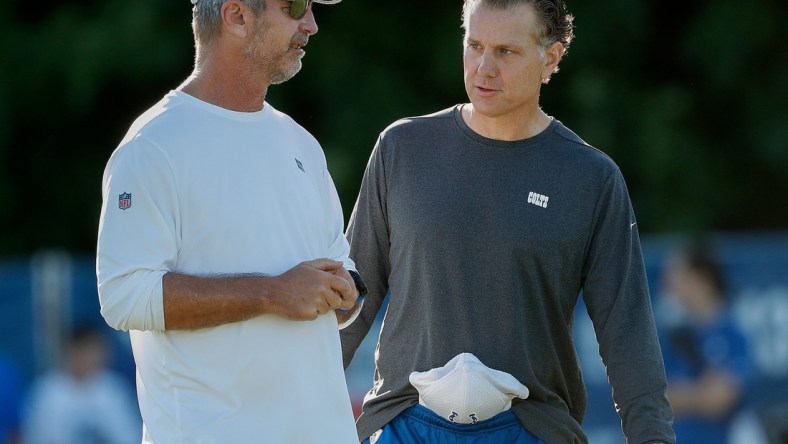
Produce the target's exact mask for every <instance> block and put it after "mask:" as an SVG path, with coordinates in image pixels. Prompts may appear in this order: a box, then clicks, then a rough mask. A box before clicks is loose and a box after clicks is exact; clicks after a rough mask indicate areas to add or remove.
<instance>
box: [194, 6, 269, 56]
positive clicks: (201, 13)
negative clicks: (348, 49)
mask: <svg viewBox="0 0 788 444" xmlns="http://www.w3.org/2000/svg"><path fill="white" fill-rule="evenodd" d="M226 1H227V0H192V3H194V7H193V8H192V30H193V31H194V40H195V41H196V43H197V44H198V46H199V45H205V44H208V43H210V42H211V41H212V40H214V39H215V38H217V37H218V36H219V33H220V32H221V29H222V18H221V10H222V5H223V4H224V3H225V2H226ZM241 1H242V2H243V3H245V4H246V5H247V6H249V7H250V8H252V11H254V12H255V14H257V13H259V12H260V11H263V10H264V9H265V0H241Z"/></svg>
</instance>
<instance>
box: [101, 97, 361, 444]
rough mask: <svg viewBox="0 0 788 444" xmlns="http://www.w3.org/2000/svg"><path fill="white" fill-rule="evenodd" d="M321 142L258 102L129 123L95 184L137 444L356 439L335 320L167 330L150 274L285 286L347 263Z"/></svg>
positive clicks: (110, 313)
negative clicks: (127, 356)
mask: <svg viewBox="0 0 788 444" xmlns="http://www.w3.org/2000/svg"><path fill="white" fill-rule="evenodd" d="M343 224H344V219H343V216H342V210H341V206H340V204H339V199H338V197H337V194H336V190H335V188H334V185H333V182H332V179H331V177H330V175H329V173H328V170H327V167H326V161H325V157H324V154H323V151H322V149H321V148H320V145H319V144H318V143H317V141H316V140H315V139H314V138H313V137H312V136H311V135H310V134H309V133H308V132H307V131H306V130H304V129H303V128H302V127H300V126H299V125H297V124H296V123H295V122H293V120H292V119H290V118H289V117H288V116H286V115H284V114H282V113H280V112H278V111H276V110H275V109H273V108H272V107H271V106H270V105H269V104H265V106H264V108H263V110H261V111H259V112H253V113H241V112H233V111H229V110H226V109H223V108H219V107H216V106H213V105H210V104H208V103H205V102H202V101H200V100H198V99H195V98H193V97H191V96H189V95H187V94H185V93H183V92H177V91H176V92H171V93H170V94H168V95H167V96H166V97H164V99H162V100H161V101H160V102H159V103H158V104H156V105H155V106H154V107H152V108H151V109H150V110H148V111H147V112H146V113H144V114H143V115H142V116H141V117H140V118H139V119H138V120H137V121H136V122H135V123H134V124H133V125H132V127H131V129H130V130H129V132H128V134H127V136H126V137H125V138H124V139H123V141H122V142H121V144H120V146H119V147H118V149H117V150H116V151H115V152H114V153H113V155H112V157H111V158H110V160H109V162H108V164H107V168H106V171H105V174H104V180H103V208H102V211H101V220H100V227H99V242H98V255H97V275H98V288H99V297H100V301H101V311H102V314H103V316H104V317H105V319H106V320H107V322H108V323H109V324H110V325H111V326H113V327H115V328H117V329H121V330H130V334H131V341H132V347H133V350H134V356H135V360H136V364H137V373H138V381H137V385H138V387H137V391H138V396H139V401H140V408H141V411H142V416H143V421H144V424H145V436H144V437H143V442H144V443H156V444H166V443H183V444H186V443H201V444H208V443H215V444H219V443H234V444H243V443H269V442H270V443H312V442H323V443H326V442H332V443H351V442H355V440H356V433H355V427H354V423H353V416H352V411H351V406H350V400H349V397H348V392H347V387H346V383H345V379H344V373H343V368H342V361H341V350H340V343H339V334H338V329H337V321H336V317H335V316H334V314H333V312H330V313H329V314H326V315H323V316H319V317H318V319H316V320H315V321H310V322H296V321H288V320H285V319H282V318H280V317H277V316H274V315H263V316H258V317H255V318H253V319H250V320H248V321H243V322H237V323H230V324H225V325H222V326H219V327H214V328H205V329H200V330H195V331H165V330H164V312H163V300H162V284H161V282H162V276H164V274H166V273H168V272H178V273H186V274H195V275H215V274H236V273H264V274H270V275H277V274H281V273H282V272H284V271H286V270H288V269H290V268H292V267H293V266H295V265H296V264H298V263H300V262H302V261H305V260H311V259H315V258H319V257H328V258H332V259H335V260H341V261H344V262H345V264H346V267H347V268H354V266H353V263H352V262H351V261H350V260H349V259H348V250H349V248H348V245H347V241H346V240H345V238H344V236H343Z"/></svg>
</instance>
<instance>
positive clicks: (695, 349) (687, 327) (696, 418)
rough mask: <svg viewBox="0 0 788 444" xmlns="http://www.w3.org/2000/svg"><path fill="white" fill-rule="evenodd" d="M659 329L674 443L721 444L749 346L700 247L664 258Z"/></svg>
mask: <svg viewBox="0 0 788 444" xmlns="http://www.w3.org/2000/svg"><path fill="white" fill-rule="evenodd" d="M664 285H665V289H666V292H665V297H667V298H669V300H668V301H666V302H667V303H668V306H670V307H672V309H673V310H672V311H671V316H670V319H667V320H666V324H667V325H664V326H663V328H661V329H660V336H661V338H660V341H661V345H662V352H663V355H664V361H665V371H666V374H667V378H668V399H669V400H670V402H671V405H672V406H673V412H674V415H675V422H674V424H673V428H674V430H675V432H676V439H677V442H684V443H693V444H703V443H714V444H723V443H726V442H728V440H727V436H728V427H729V425H730V421H731V419H732V417H733V416H734V414H735V413H736V411H737V409H738V407H739V406H740V404H741V402H742V400H743V398H744V394H745V388H746V385H747V379H748V376H749V373H750V364H749V362H750V361H749V359H748V351H747V342H746V339H745V336H744V334H743V333H742V332H741V331H740V329H739V327H738V326H737V324H736V323H735V322H734V319H733V316H732V313H731V311H730V308H729V304H728V298H727V294H726V289H725V283H724V277H723V272H722V269H721V268H720V266H719V265H718V263H717V261H716V259H715V256H714V254H713V253H712V250H711V249H710V248H709V247H708V246H707V245H706V244H704V243H703V242H700V241H698V242H689V243H687V244H686V245H683V246H681V247H680V248H678V249H677V250H676V251H674V252H673V253H672V254H669V255H668V256H667V257H666V263H665V275H664Z"/></svg>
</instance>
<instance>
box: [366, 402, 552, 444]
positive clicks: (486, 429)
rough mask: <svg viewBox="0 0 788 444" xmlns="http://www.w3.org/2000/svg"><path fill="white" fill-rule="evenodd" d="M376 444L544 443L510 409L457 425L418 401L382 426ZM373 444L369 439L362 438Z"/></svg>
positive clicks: (367, 443)
mask: <svg viewBox="0 0 788 444" xmlns="http://www.w3.org/2000/svg"><path fill="white" fill-rule="evenodd" d="M379 433H380V435H379V436H378V439H377V441H376V442H375V444H415V443H425V444H426V443H429V444H457V443H461V444H545V442H544V441H542V440H540V439H539V438H537V437H535V436H534V435H532V434H531V433H529V432H528V430H525V428H523V426H522V424H520V421H518V420H517V418H516V417H515V416H514V413H512V411H511V410H507V411H505V412H503V413H499V414H497V415H495V416H493V417H492V418H490V419H486V420H484V421H479V422H477V423H476V424H455V423H453V422H450V421H447V420H445V419H443V418H441V417H440V416H438V415H436V414H435V413H434V412H433V411H432V410H430V409H428V408H426V407H424V406H422V405H420V404H416V405H414V406H413V407H411V408H409V409H407V410H405V411H404V412H402V413H400V414H399V416H397V417H396V418H394V419H393V420H392V421H391V422H389V423H388V424H386V425H385V426H383V428H382V429H381V432H379ZM362 444H370V439H369V438H367V439H366V440H364V441H362Z"/></svg>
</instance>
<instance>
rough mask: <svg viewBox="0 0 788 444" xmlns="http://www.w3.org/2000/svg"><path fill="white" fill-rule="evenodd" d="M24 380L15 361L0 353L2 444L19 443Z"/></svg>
mask: <svg viewBox="0 0 788 444" xmlns="http://www.w3.org/2000/svg"><path fill="white" fill-rule="evenodd" d="M21 403H22V380H21V379H20V377H19V373H18V371H17V368H16V365H15V363H14V362H13V361H12V360H11V359H10V358H9V357H8V356H6V355H5V354H3V353H0V444H16V443H19V442H20V441H19V411H20V406H21Z"/></svg>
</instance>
